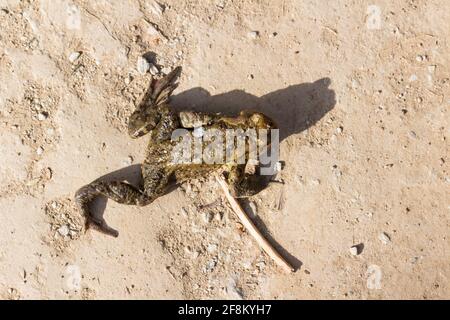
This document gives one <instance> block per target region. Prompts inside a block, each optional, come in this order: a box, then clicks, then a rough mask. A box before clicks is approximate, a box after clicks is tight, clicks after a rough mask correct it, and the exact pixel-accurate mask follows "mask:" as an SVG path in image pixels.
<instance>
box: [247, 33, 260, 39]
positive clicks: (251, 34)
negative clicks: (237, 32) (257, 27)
mask: <svg viewBox="0 0 450 320" xmlns="http://www.w3.org/2000/svg"><path fill="white" fill-rule="evenodd" d="M247 37H249V38H250V39H256V38H258V37H259V32H258V31H250V32H249V33H247Z"/></svg>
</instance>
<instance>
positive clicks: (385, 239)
mask: <svg viewBox="0 0 450 320" xmlns="http://www.w3.org/2000/svg"><path fill="white" fill-rule="evenodd" d="M378 239H379V240H380V241H381V242H382V243H383V244H388V243H389V242H391V238H390V237H389V236H388V235H387V234H386V233H385V232H382V233H380V234H379V235H378Z"/></svg>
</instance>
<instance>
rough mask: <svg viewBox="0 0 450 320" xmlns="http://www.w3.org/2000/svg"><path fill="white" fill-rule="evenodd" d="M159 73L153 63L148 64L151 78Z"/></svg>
mask: <svg viewBox="0 0 450 320" xmlns="http://www.w3.org/2000/svg"><path fill="white" fill-rule="evenodd" d="M158 73H159V70H158V67H157V66H155V65H154V64H153V63H151V64H150V74H151V75H152V76H156V75H157V74H158Z"/></svg>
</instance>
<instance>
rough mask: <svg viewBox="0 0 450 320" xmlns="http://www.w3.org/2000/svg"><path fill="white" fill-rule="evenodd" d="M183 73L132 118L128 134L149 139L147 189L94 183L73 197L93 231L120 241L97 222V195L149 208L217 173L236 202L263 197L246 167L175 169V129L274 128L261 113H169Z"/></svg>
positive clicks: (155, 86) (166, 81)
mask: <svg viewBox="0 0 450 320" xmlns="http://www.w3.org/2000/svg"><path fill="white" fill-rule="evenodd" d="M180 71H181V68H176V69H175V70H174V71H172V72H171V73H170V74H168V75H167V76H166V77H164V78H163V79H161V80H158V81H154V82H153V83H152V85H151V86H150V88H149V90H148V91H147V93H146V94H145V97H144V99H143V101H142V103H141V104H140V105H139V106H138V107H137V108H136V110H135V111H134V112H133V114H132V115H131V116H130V119H129V123H128V132H129V135H130V136H131V137H132V138H138V137H141V136H143V135H145V134H147V133H150V140H149V143H148V146H147V150H146V156H145V160H144V162H143V163H142V168H141V172H142V178H143V181H144V184H143V189H142V190H141V189H139V188H137V187H135V186H133V185H131V184H129V183H127V182H124V181H112V182H102V181H94V182H92V183H90V184H88V185H86V186H84V187H82V188H81V189H79V190H78V191H77V193H76V195H75V200H76V203H77V204H78V206H79V208H80V210H81V211H82V212H83V214H84V215H85V217H86V225H87V227H89V226H90V225H93V226H95V227H96V229H98V230H99V231H101V232H104V233H106V234H108V235H112V236H115V237H117V236H118V232H117V231H116V230H114V229H112V228H110V227H109V226H108V225H107V224H106V222H105V220H104V219H103V218H98V217H95V216H93V215H92V214H91V213H90V211H89V203H90V202H91V201H92V200H93V199H94V198H96V197H97V196H99V195H104V196H106V197H107V198H109V199H112V200H114V201H116V202H118V203H122V204H129V205H137V206H145V205H147V204H150V203H151V202H153V201H154V200H155V199H156V198H158V197H159V196H161V195H163V194H164V193H165V192H166V191H167V188H168V186H169V185H170V184H171V183H182V182H185V181H189V180H190V179H193V178H199V177H202V176H205V175H207V174H211V173H213V172H222V173H225V176H226V178H227V182H228V184H229V186H230V191H231V193H232V194H233V195H234V196H236V197H246V196H251V195H254V194H256V193H257V192H259V191H261V189H262V188H263V187H264V185H263V184H262V183H261V181H260V179H258V177H259V176H257V175H251V174H247V173H245V165H242V164H241V165H237V164H233V163H227V164H213V165H209V164H176V165H174V164H173V163H172V161H171V160H172V158H171V156H172V150H173V148H174V145H175V143H176V142H174V141H171V135H172V132H173V131H174V130H175V129H177V128H193V127H198V126H200V125H201V126H203V127H204V128H215V129H219V130H226V129H230V128H242V129H246V128H255V129H257V128H264V129H270V128H275V125H274V124H273V122H272V121H271V120H270V119H269V118H268V117H266V116H264V115H262V114H260V113H244V112H241V114H240V115H239V116H237V117H224V116H221V115H220V114H202V113H195V112H180V113H175V112H173V111H171V109H170V106H169V105H168V100H169V97H170V94H171V93H172V91H173V90H174V89H175V87H176V84H175V81H176V79H177V77H178V75H179V73H180Z"/></svg>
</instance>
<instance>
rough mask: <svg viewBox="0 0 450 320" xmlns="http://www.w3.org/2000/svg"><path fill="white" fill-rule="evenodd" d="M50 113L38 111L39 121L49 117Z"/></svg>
mask: <svg viewBox="0 0 450 320" xmlns="http://www.w3.org/2000/svg"><path fill="white" fill-rule="evenodd" d="M47 117H48V115H47V114H46V113H42V112H40V113H38V115H37V118H38V120H39V121H44V120H45V119H47Z"/></svg>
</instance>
